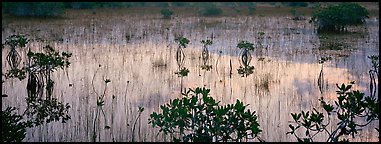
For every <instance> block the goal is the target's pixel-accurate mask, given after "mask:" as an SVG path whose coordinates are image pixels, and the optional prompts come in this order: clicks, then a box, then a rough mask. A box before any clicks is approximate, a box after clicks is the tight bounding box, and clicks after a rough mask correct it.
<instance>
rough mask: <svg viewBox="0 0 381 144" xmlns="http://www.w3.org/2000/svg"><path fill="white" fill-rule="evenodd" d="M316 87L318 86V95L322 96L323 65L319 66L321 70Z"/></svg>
mask: <svg viewBox="0 0 381 144" xmlns="http://www.w3.org/2000/svg"><path fill="white" fill-rule="evenodd" d="M318 86H319V91H320V93H321V94H323V86H324V73H323V65H321V70H320V73H319V77H318Z"/></svg>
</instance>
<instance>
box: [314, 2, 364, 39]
mask: <svg viewBox="0 0 381 144" xmlns="http://www.w3.org/2000/svg"><path fill="white" fill-rule="evenodd" d="M368 15H369V13H368V10H367V9H365V8H364V7H362V6H360V5H359V4H356V3H341V4H339V5H334V6H328V7H323V8H319V9H317V10H316V11H315V12H314V13H313V15H312V20H311V22H314V23H315V24H317V25H318V32H322V31H338V32H342V31H346V28H347V26H351V25H359V24H363V23H364V22H365V19H366V18H368V17H369V16H368Z"/></svg>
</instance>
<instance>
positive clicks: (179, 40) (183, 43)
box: [175, 37, 189, 48]
mask: <svg viewBox="0 0 381 144" xmlns="http://www.w3.org/2000/svg"><path fill="white" fill-rule="evenodd" d="M175 41H176V42H177V43H178V44H179V46H180V47H183V48H186V47H187V45H188V44H189V40H188V39H187V38H185V37H178V38H176V39H175Z"/></svg>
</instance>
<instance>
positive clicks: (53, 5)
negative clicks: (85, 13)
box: [2, 2, 64, 16]
mask: <svg viewBox="0 0 381 144" xmlns="http://www.w3.org/2000/svg"><path fill="white" fill-rule="evenodd" d="M2 8H3V10H4V12H5V13H8V14H11V15H15V16H60V15H61V14H62V13H63V12H64V4H63V3H62V2H3V3H2Z"/></svg>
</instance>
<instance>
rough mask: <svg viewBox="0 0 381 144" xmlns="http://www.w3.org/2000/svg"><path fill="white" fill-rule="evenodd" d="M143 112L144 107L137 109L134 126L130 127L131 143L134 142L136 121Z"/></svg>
mask: <svg viewBox="0 0 381 144" xmlns="http://www.w3.org/2000/svg"><path fill="white" fill-rule="evenodd" d="M143 111H144V107H139V109H138V116H137V117H136V119H135V122H134V125H133V127H132V140H131V141H132V142H135V126H136V123H137V122H138V120H139V119H140V115H141V114H142V112H143Z"/></svg>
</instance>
